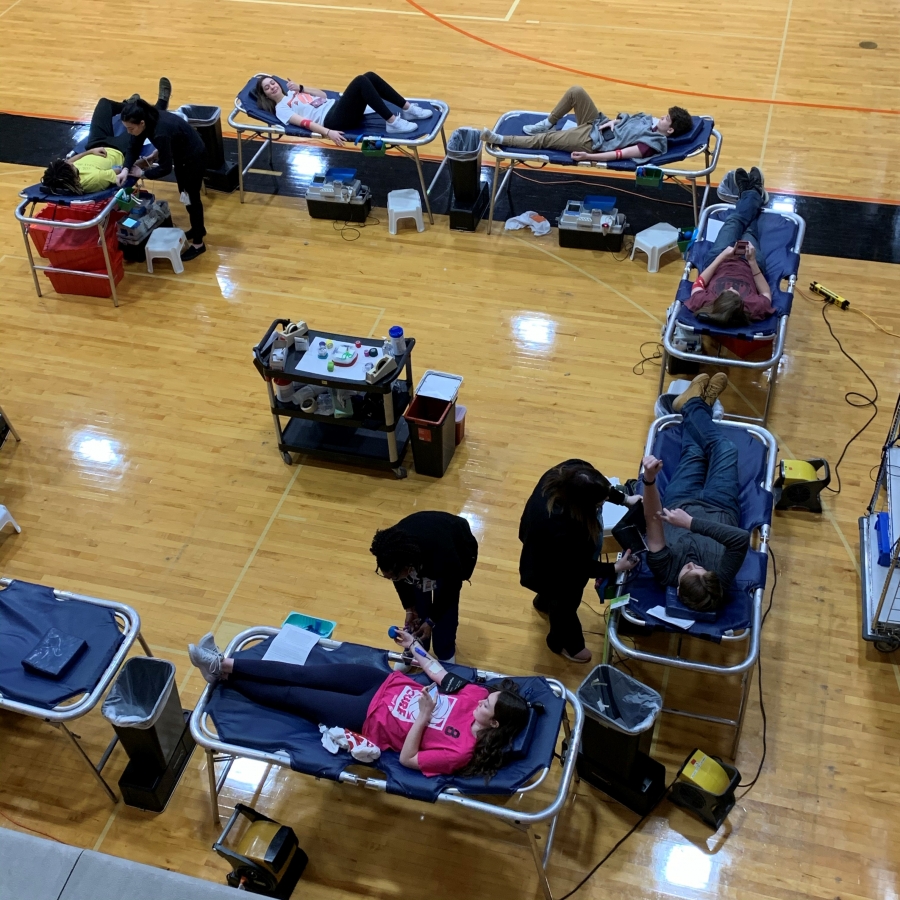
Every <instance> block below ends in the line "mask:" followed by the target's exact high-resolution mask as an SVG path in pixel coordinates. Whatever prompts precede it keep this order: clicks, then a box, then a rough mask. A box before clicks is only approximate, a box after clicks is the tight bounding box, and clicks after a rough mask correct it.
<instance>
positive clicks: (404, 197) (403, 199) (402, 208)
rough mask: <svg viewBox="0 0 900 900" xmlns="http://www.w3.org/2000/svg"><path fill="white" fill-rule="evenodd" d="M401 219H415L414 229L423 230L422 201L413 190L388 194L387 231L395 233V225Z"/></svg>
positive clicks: (408, 189) (407, 189)
mask: <svg viewBox="0 0 900 900" xmlns="http://www.w3.org/2000/svg"><path fill="white" fill-rule="evenodd" d="M401 219H415V220H416V228H417V229H418V230H419V231H424V230H425V223H424V222H423V221H422V200H421V198H420V197H419V192H418V191H417V190H416V189H415V188H406V189H404V190H402V191H391V192H390V193H389V194H388V231H389V232H390V233H391V234H396V233H397V223H398V222H399V221H400V220H401Z"/></svg>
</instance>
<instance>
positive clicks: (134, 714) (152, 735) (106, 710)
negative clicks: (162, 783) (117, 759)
mask: <svg viewBox="0 0 900 900" xmlns="http://www.w3.org/2000/svg"><path fill="white" fill-rule="evenodd" d="M101 712H102V713H103V716H104V718H106V719H107V720H108V721H109V722H111V723H112V726H113V728H114V729H115V731H116V734H117V735H118V736H119V740H120V741H121V742H122V746H123V747H124V748H125V752H126V753H127V754H128V758H129V759H130V760H131V761H132V762H133V763H134V764H135V765H137V766H140V767H141V768H142V769H144V770H146V771H148V772H151V773H161V772H163V771H165V769H166V767H167V766H168V764H169V761H170V760H171V758H172V756H173V754H174V753H175V750H176V749H177V747H178V743H179V741H180V740H181V734H182V732H183V731H184V727H185V726H184V715H183V713H182V711H181V700H180V698H179V696H178V688H177V687H176V686H175V665H174V663H171V662H169V661H168V660H166V659H155V658H153V657H150V656H135V657H134V658H132V659H129V660H128V661H127V662H126V663H125V665H124V666H122V671H121V672H120V673H119V677H118V678H117V679H116V682H115V684H114V685H113V686H112V690H110V692H109V694H108V695H107V697H106V700H105V701H104V702H103V707H102V709H101Z"/></svg>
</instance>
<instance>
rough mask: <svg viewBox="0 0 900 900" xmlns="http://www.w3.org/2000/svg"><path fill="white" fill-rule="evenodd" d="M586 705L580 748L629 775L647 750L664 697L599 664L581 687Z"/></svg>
mask: <svg viewBox="0 0 900 900" xmlns="http://www.w3.org/2000/svg"><path fill="white" fill-rule="evenodd" d="M578 699H579V700H580V701H581V704H582V706H583V707H584V713H585V721H584V730H583V731H582V734H581V752H582V753H583V754H584V755H585V756H587V757H588V758H589V759H591V760H593V761H595V762H597V763H599V764H601V765H602V766H603V768H605V769H606V770H607V771H609V772H610V773H614V774H617V775H620V776H621V777H622V778H629V777H630V776H631V774H632V771H633V769H634V765H635V760H636V759H637V756H638V754H639V753H647V752H648V751H649V750H650V743H651V741H652V739H653V723H654V722H655V721H656V717H657V716H658V715H659V711H660V710H661V709H662V697H660V695H659V694H658V693H657V692H656V691H654V690H653V688H649V687H647V685H645V684H642V683H641V682H640V681H638V680H637V679H635V678H632V677H631V676H630V675H626V674H625V673H624V672H620V671H619V670H618V669H616V668H615V667H613V666H609V665H600V666H597V667H596V668H595V669H594V671H593V672H591V673H590V675H588V676H587V678H585V679H584V681H582V683H581V686H580V687H579V688H578Z"/></svg>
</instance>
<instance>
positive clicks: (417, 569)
mask: <svg viewBox="0 0 900 900" xmlns="http://www.w3.org/2000/svg"><path fill="white" fill-rule="evenodd" d="M369 549H370V552H371V553H372V555H373V556H374V557H375V561H376V567H375V571H376V573H377V574H379V575H381V576H382V577H383V578H387V579H388V580H389V581H392V582H393V583H394V588H395V589H396V591H397V594H398V595H399V597H400V602H401V603H402V604H403V608H404V609H405V610H406V623H405V627H406V628H407V629H409V630H410V631H412V632H413V633H414V634H415V636H416V638H417V639H418V640H420V641H421V642H422V643H423V644H424V645H425V647H426V648H429V647H430V646H431V641H432V640H434V652H435V654H436V655H437V657H438V659H440V660H441V661H442V662H449V663H453V662H456V631H457V628H458V627H459V592H460V591H461V590H462V583H463V582H464V581H468V580H469V579H470V578H471V577H472V572H474V571H475V564H476V563H477V562H478V541H476V540H475V537H474V536H473V535H472V531H471V529H470V528H469V523H468V522H467V521H466V520H465V519H463V518H462V517H461V516H454V515H452V514H450V513H447V512H437V511H434V512H432V511H424V510H423V511H422V512H417V513H413V514H412V515H411V516H407V517H406V518H405V519H401V520H400V521H399V522H398V523H397V524H396V525H392V526H391V527H390V528H385V529H383V530H380V531H376V532H375V537H374V538H373V539H372V546H371V547H370V548H369Z"/></svg>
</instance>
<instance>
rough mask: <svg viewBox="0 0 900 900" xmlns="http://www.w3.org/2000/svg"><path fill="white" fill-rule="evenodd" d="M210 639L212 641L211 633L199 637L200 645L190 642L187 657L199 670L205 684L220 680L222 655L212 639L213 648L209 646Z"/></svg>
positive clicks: (216, 682) (215, 682)
mask: <svg viewBox="0 0 900 900" xmlns="http://www.w3.org/2000/svg"><path fill="white" fill-rule="evenodd" d="M210 641H212V634H207V635H205V636H204V637H203V638H202V639H201V641H200V646H197V645H196V644H190V645H189V646H188V657H189V658H190V661H191V662H192V663H193V664H194V665H195V666H196V667H197V668H198V669H199V670H200V674H201V675H202V676H203V679H204V681H206V682H207V684H218V683H219V682H220V681H221V680H222V659H223V657H222V654H221V653H220V652H219V650H218V648H217V647H216V645H215V642H214V641H212V647H213V648H215V649H211V648H210V646H209V645H210Z"/></svg>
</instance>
